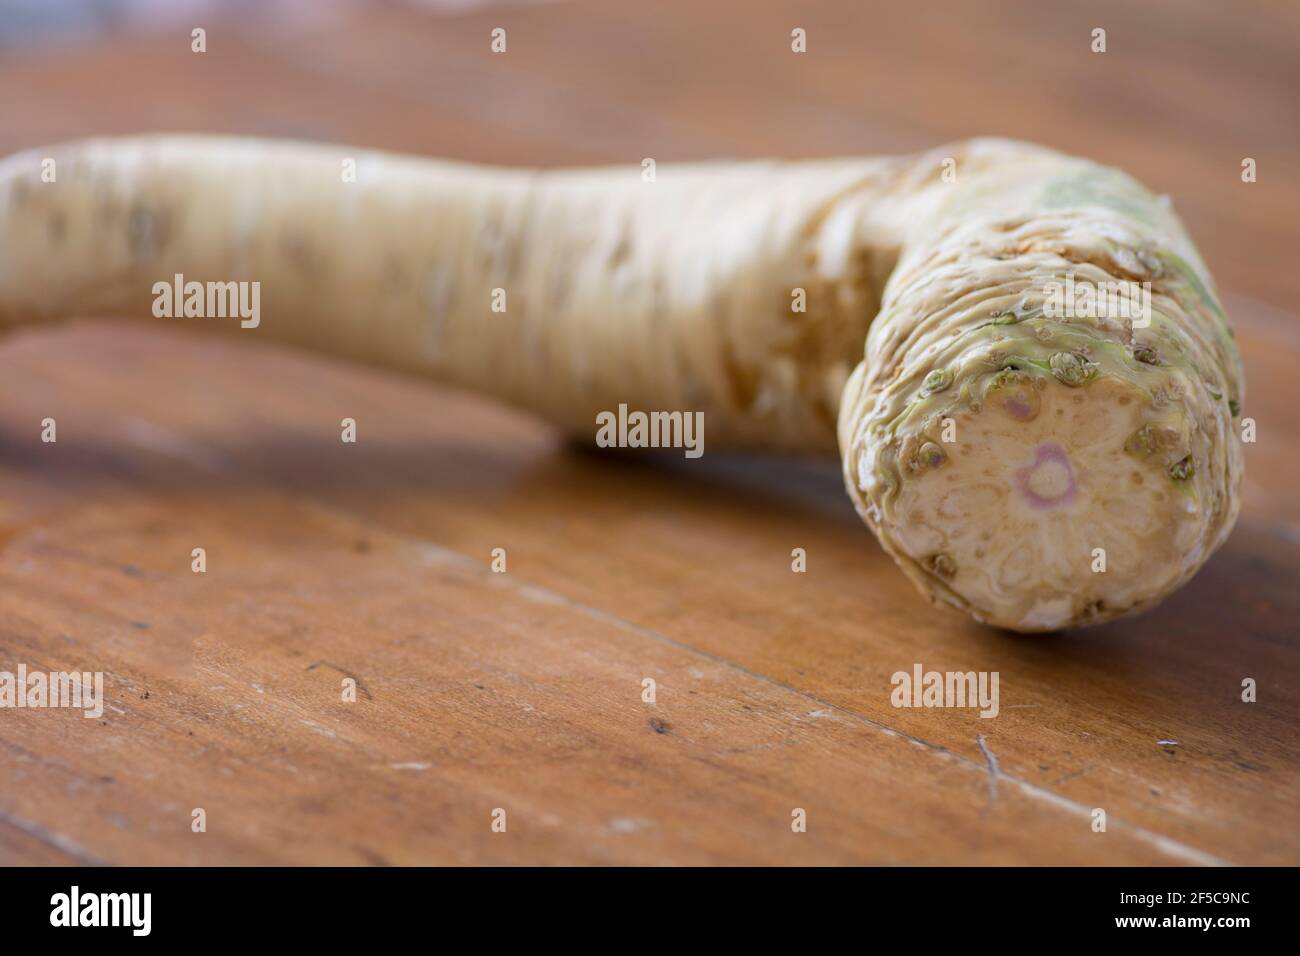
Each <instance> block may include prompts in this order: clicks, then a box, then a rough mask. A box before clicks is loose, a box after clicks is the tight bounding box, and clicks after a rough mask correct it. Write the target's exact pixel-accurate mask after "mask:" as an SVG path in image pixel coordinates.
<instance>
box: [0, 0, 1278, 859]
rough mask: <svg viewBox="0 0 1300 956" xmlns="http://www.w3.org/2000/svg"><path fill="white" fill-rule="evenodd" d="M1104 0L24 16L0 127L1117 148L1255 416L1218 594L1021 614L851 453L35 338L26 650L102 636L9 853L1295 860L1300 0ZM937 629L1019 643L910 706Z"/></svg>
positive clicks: (0, 147)
mask: <svg viewBox="0 0 1300 956" xmlns="http://www.w3.org/2000/svg"><path fill="white" fill-rule="evenodd" d="M268 6H269V5H268ZM981 6H984V5H981ZM1089 6H1090V9H1086V10H1085V9H1084V8H1082V7H1079V6H1076V5H1060V6H1058V5H1056V4H1052V3H1042V2H1040V0H1007V2H1002V3H998V4H993V5H991V6H989V7H988V10H987V11H986V12H979V13H976V12H974V11H969V5H967V4H963V3H956V2H954V3H951V4H937V5H936V4H932V3H927V4H884V3H870V4H866V3H855V2H852V0H842V2H835V3H818V4H811V5H809V4H803V3H800V4H795V3H775V2H763V3H754V2H739V0H738V2H735V3H728V4H714V3H700V2H698V0H693V2H689V3H687V2H683V3H673V4H667V5H666V4H661V3H655V4H627V5H623V4H606V3H601V2H595V0H592V2H581V3H574V4H547V5H541V6H534V5H525V6H502V7H488V8H485V9H475V10H471V11H468V12H464V11H461V12H458V13H455V14H454V15H437V14H434V13H430V12H429V11H428V10H427V9H425V10H423V11H421V10H417V9H416V8H415V7H413V6H404V5H395V4H372V5H369V6H367V7H365V8H363V9H358V8H355V7H352V6H348V5H343V6H339V7H328V8H326V7H323V6H322V5H319V4H308V5H305V8H306V9H308V10H314V11H315V12H314V13H312V14H311V15H310V16H309V17H306V18H302V17H300V16H299V15H297V14H295V13H293V11H294V10H298V11H299V12H301V11H302V10H303V9H304V5H296V6H294V7H286V8H284V9H282V10H278V8H274V7H272V8H271V10H270V13H269V14H268V15H266V16H264V17H262V18H259V19H249V18H245V19H242V20H234V19H231V20H221V19H212V20H211V22H206V23H203V24H202V25H205V26H206V28H207V29H208V52H207V53H206V54H203V55H196V54H193V53H191V52H190V49H189V30H190V28H191V26H193V25H194V24H192V23H191V22H189V21H188V20H186V18H185V17H180V18H178V19H177V20H176V21H174V22H171V23H168V24H166V25H165V26H162V27H159V28H158V29H155V30H153V31H147V30H146V31H137V30H135V29H124V30H112V31H109V32H106V33H93V34H91V35H87V36H80V35H75V34H73V35H69V36H62V37H60V38H56V39H54V40H50V41H48V42H46V41H40V42H32V43H30V44H24V45H21V46H20V45H16V44H12V43H11V44H10V45H9V46H5V47H0V115H2V116H3V117H4V121H3V122H2V123H0V151H3V152H8V151H11V150H14V149H18V148H23V147H27V146H33V145H38V144H41V143H43V142H47V141H53V140H59V139H66V138H74V137H78V136H83V135H87V134H91V133H106V132H131V131H143V130H153V129H203V130H213V131H231V132H243V133H254V134H264V135H295V136H309V137H319V138H324V139H331V140H344V141H352V142H357V143H362V144H365V145H369V146H375V147H382V148H391V149H398V150H406V151H411V152H420V153H429V154H440V155H446V156H453V157H463V158H468V159H474V160H481V161H489V162H502V163H528V164H555V163H592V162H625V163H639V162H640V161H641V159H642V158H643V157H645V156H653V157H655V158H656V159H657V160H659V161H669V160H674V159H688V158H701V157H718V156H735V157H740V156H763V155H779V156H791V157H797V156H823V155H833V154H851V153H876V152H893V151H911V150H914V149H920V148H923V147H928V146H932V145H935V144H937V143H940V142H942V141H944V140H948V139H956V138H960V137H964V136H968V135H975V134H999V135H1007V136H1014V137H1021V138H1025V139H1033V140H1038V141H1041V142H1044V143H1047V144H1049V145H1052V146H1057V147H1060V148H1064V149H1067V150H1070V151H1073V152H1079V153H1083V154H1087V155H1090V156H1093V157H1096V158H1098V159H1101V160H1103V161H1107V162H1112V163H1114V164H1117V165H1122V166H1124V167H1125V168H1127V169H1128V170H1129V171H1131V172H1132V173H1134V174H1135V175H1137V176H1138V177H1139V178H1140V179H1142V180H1144V181H1145V182H1148V183H1150V184H1152V185H1153V186H1155V187H1157V188H1159V189H1161V190H1164V191H1167V192H1168V193H1169V194H1170V195H1171V196H1172V197H1173V198H1174V201H1175V203H1176V205H1177V207H1178V209H1179V210H1180V211H1181V213H1182V214H1183V216H1184V218H1185V220H1186V221H1187V223H1188V226H1189V228H1190V229H1191V232H1192V234H1193V235H1194V236H1195V237H1196V238H1197V240H1198V241H1199V243H1200V244H1201V248H1202V250H1203V251H1204V253H1205V254H1206V258H1207V259H1208V261H1209V262H1210V264H1211V267H1212V269H1213V270H1214V272H1215V275H1216V276H1217V278H1218V280H1219V283H1220V286H1221V288H1222V289H1223V290H1224V292H1225V299H1226V301H1227V304H1228V306H1229V311H1230V313H1231V314H1232V316H1233V318H1234V320H1235V322H1236V323H1237V328H1238V333H1239V341H1240V343H1241V347H1242V351H1243V353H1244V357H1245V361H1246V366H1247V371H1248V378H1249V393H1248V396H1247V402H1246V407H1245V411H1244V414H1246V415H1248V416H1250V417H1253V418H1255V419H1256V421H1257V423H1258V433H1259V440H1258V442H1257V443H1256V444H1254V445H1251V446H1248V452H1247V454H1248V466H1249V473H1248V478H1247V487H1246V501H1245V509H1244V513H1243V515H1242V518H1241V521H1240V523H1239V525H1238V526H1237V529H1236V531H1235V533H1234V534H1233V536H1232V537H1231V539H1230V540H1229V542H1228V543H1227V545H1226V546H1225V547H1224V548H1223V550H1222V551H1221V552H1220V553H1219V554H1218V555H1216V556H1215V557H1214V559H1213V560H1211V561H1210V563H1209V564H1208V565H1207V566H1206V568H1205V569H1204V570H1203V571H1202V572H1201V574H1200V576H1199V577H1198V578H1197V579H1196V581H1195V582H1194V583H1193V584H1192V585H1191V586H1189V587H1187V588H1186V589H1185V590H1183V591H1182V592H1181V593H1179V594H1178V595H1177V596H1175V597H1174V598H1172V599H1171V600H1169V601H1168V602H1167V603H1166V604H1164V605H1163V606H1162V607H1160V608H1159V609H1158V610H1156V611H1154V612H1151V613H1149V614H1147V615H1145V616H1143V617H1140V618H1138V619H1135V620H1129V621H1124V622H1121V623H1117V624H1112V625H1108V626H1104V627H1101V628H1098V629H1095V630H1089V631H1084V632H1077V633H1071V634H1063V635H1058V636H1047V637H1042V636H1040V637H1017V636H1013V635H1010V634H1007V633H1002V632H998V631H994V630H989V629H985V628H981V627H979V626H976V625H974V624H971V623H968V622H967V621H965V620H964V619H963V618H961V617H959V616H957V615H955V614H953V613H950V612H948V611H944V610H941V609H936V608H931V607H929V606H927V605H926V604H925V603H923V601H922V600H921V599H919V598H918V597H917V595H916V594H915V593H914V592H913V590H912V588H911V587H910V586H909V585H908V584H907V583H906V582H905V581H904V579H903V577H902V576H901V575H900V574H899V573H897V572H896V571H895V569H894V568H893V567H892V565H891V563H890V561H889V560H888V559H887V558H886V557H885V556H884V555H883V554H882V552H881V551H880V549H879V547H878V546H877V545H876V544H875V542H874V541H873V540H872V538H871V536H870V534H869V533H868V531H867V530H866V529H865V528H864V527H863V526H862V524H861V522H860V521H859V520H858V519H857V517H856V516H855V515H854V514H853V512H852V510H851V508H850V506H849V504H848V500H847V498H846V496H845V494H844V492H843V490H842V488H841V485H840V479H839V476H838V473H837V468H836V466H835V464H834V463H833V462H828V463H825V464H822V463H808V462H786V461H774V460H764V459H753V458H738V457H724V456H721V455H717V456H715V455H709V456H706V457H705V458H704V459H701V460H700V461H699V462H692V463H690V466H689V468H687V467H685V466H684V465H683V464H682V463H681V462H680V460H662V459H646V458H642V457H626V456H604V455H598V454H594V453H591V452H584V451H581V450H577V449H574V448H573V447H571V446H569V445H566V444H565V443H564V442H563V441H562V440H560V439H559V438H558V437H557V436H556V435H555V434H554V433H553V432H551V431H550V430H549V429H548V428H546V427H545V426H542V425H539V424H538V423H536V422H534V421H532V420H530V419H529V418H527V417H525V416H521V415H519V414H516V413H513V412H508V411H504V410H502V409H500V408H497V407H494V406H490V405H488V404H485V403H482V402H480V401H478V400H476V399H472V398H468V397H465V396H463V395H459V394H455V393H452V392H449V391H446V390H443V389H439V388H437V387H433V386H430V385H427V384H425V383H422V382H418V381H412V380H407V379H400V378H392V377H388V376H385V375H383V374H380V373H377V372H373V371H370V370H366V369H359V368H353V367H345V366H342V365H339V364H334V363H330V362H326V361H322V360H319V359H315V358H310V357H304V356H300V355H296V354H291V353H288V352H283V351H279V350H275V349H267V348H261V347H257V346H255V345H249V344H248V343H247V342H246V341H244V340H241V339H240V338H239V337H238V336H235V337H234V339H233V340H230V341H225V340H211V339H205V338H203V337H193V338H191V337H187V336H185V335H184V334H180V333H177V332H175V331H174V330H170V329H168V328H166V327H161V326H158V327H155V326H150V325H133V324H120V323H119V324H114V323H106V322H97V323H84V324H76V325H72V326H69V327H65V328H61V329H56V330H50V331H44V332H39V333H32V334H28V335H24V336H18V337H15V338H12V339H10V340H7V341H6V342H4V344H3V347H2V348H0V670H5V669H7V670H13V669H14V668H15V667H16V665H17V664H18V663H25V664H27V666H28V667H29V668H30V669H33V670H35V669H45V670H51V669H53V670H63V669H78V670H90V671H95V670H100V671H103V672H105V675H106V677H105V680H106V695H107V698H108V700H107V706H106V709H105V712H104V714H103V717H102V719H99V720H87V719H85V718H83V717H82V716H81V715H80V714H75V713H72V712H69V711H66V710H45V711H30V710H3V711H0V862H5V863H68V862H74V863H75V862H84V863H94V862H109V863H131V864H147V863H254V864H258V863H343V864H368V863H375V864H380V863H393V864H414V863H655V864H658V863H687V864H695V863H800V864H804V863H864V862H868V863H1045V864H1059V863H1086V864H1105V863H1115V864H1159V863H1191V864H1199V863H1224V862H1226V863H1247V864H1280V863H1287V864H1295V863H1297V862H1300V812H1298V811H1297V807H1298V806H1300V773H1298V771H1297V767H1298V765H1300V759H1298V758H1300V747H1298V745H1297V725H1298V724H1300V691H1298V689H1297V682H1296V678H1297V670H1298V669H1297V661H1298V660H1300V655H1298V654H1297V646H1296V634H1297V628H1296V622H1297V620H1300V587H1298V586H1297V585H1298V584H1300V550H1298V549H1300V503H1298V502H1297V495H1296V493H1295V487H1296V480H1297V479H1296V468H1297V465H1298V464H1300V423H1298V422H1297V415H1296V413H1295V411H1294V406H1292V405H1291V402H1293V401H1296V400H1297V399H1300V387H1298V386H1297V380H1298V379H1300V374H1298V373H1297V369H1300V326H1297V321H1298V319H1297V312H1296V306H1295V303H1296V302H1297V301H1300V282H1298V280H1297V267H1296V262H1295V256H1296V252H1297V249H1300V216H1297V212H1298V211H1300V177H1297V175H1296V166H1295V162H1296V158H1297V156H1298V155H1300V135H1297V126H1296V116H1295V101H1294V94H1295V90H1296V89H1297V88H1300V71H1298V67H1297V64H1298V63H1300V58H1298V57H1297V56H1296V40H1295V37H1296V35H1297V28H1298V27H1300V22H1298V21H1300V8H1297V7H1296V6H1295V5H1294V4H1284V3H1280V2H1279V3H1276V4H1264V5H1260V6H1257V7H1255V6H1252V7H1251V8H1250V10H1249V11H1247V10H1242V11H1241V13H1240V15H1239V16H1234V17H1231V18H1227V17H1225V14H1224V13H1222V12H1221V10H1220V8H1221V5H1220V4H1218V3H1215V2H1211V0H1204V2H1197V3H1187V2H1177V3H1175V2H1167V3H1142V4H1131V3H1128V2H1125V0H1107V2H1105V3H1101V4H1099V5H1098V4H1093V5H1089ZM1234 9H1236V7H1234ZM277 11H278V12H277ZM967 11H969V12H967ZM496 26H502V27H505V28H506V29H507V35H508V52H507V53H506V54H505V55H493V54H491V53H490V51H489V46H488V44H489V31H490V30H491V29H492V28H493V27H496ZM795 27H802V28H804V29H805V30H806V31H807V35H808V52H807V53H806V54H803V55H798V54H793V53H792V52H791V51H790V47H789V43H790V31H791V29H793V28H795ZM1094 27H1103V28H1105V29H1106V31H1107V46H1108V51H1107V52H1106V53H1104V54H1095V53H1092V52H1090V49H1089V46H1090V43H1091V36H1090V34H1091V30H1092V29H1093V28H1094ZM11 34H12V31H11ZM13 38H14V37H13V35H11V36H10V37H9V38H8V39H9V40H11V41H12V40H13ZM3 39H4V37H3V36H2V35H0V41H2V40H3ZM1244 157H1252V158H1254V159H1255V160H1256V161H1257V164H1258V182H1255V183H1250V184H1247V183H1243V182H1242V180H1241V177H1240V169H1241V162H1242V159H1243V158H1244ZM46 417H53V418H55V419H56V420H57V422H58V442H57V443H56V444H44V443H42V442H41V441H40V422H41V420H42V419H43V418H46ZM343 417H353V418H355V419H357V421H358V422H359V423H360V429H361V440H360V441H359V442H358V443H357V444H356V445H345V444H342V443H341V442H340V441H339V435H338V424H339V421H340V419H341V418H343ZM196 547H202V548H204V549H206V554H207V571H206V573H204V574H196V573H193V572H192V571H191V560H192V559H191V553H192V549H194V548H196ZM795 547H802V548H805V549H806V551H807V554H808V571H807V573H805V574H793V573H791V567H790V553H791V549H792V548H795ZM494 548H504V549H505V551H506V554H507V561H508V571H507V573H505V574H495V573H493V572H492V571H491V570H490V567H489V561H490V555H491V553H492V550H493V549H494ZM918 662H920V663H922V664H923V665H924V666H925V667H926V668H927V669H935V670H942V671H948V670H960V671H967V670H976V671H980V670H983V671H993V670H996V671H998V672H999V674H1000V679H1001V684H1000V688H1001V707H1002V710H1001V714H1000V715H999V716H998V717H997V718H996V719H992V720H984V719H981V718H980V717H978V716H977V715H976V714H975V713H974V712H972V711H969V710H934V709H932V710H906V709H895V708H894V707H892V706H891V704H890V690H891V686H890V675H891V674H892V673H894V672H895V671H899V670H910V669H911V668H912V667H913V665H914V664H915V663H918ZM348 678H351V679H354V680H355V682H356V687H357V694H356V696H357V699H356V702H355V703H349V702H345V701H344V700H343V699H342V687H343V685H344V681H345V680H346V679H348ZM647 678H650V679H653V680H654V681H655V682H656V698H655V703H653V704H647V703H645V702H644V701H643V699H642V691H643V681H644V680H645V679H647ZM1245 678H1253V679H1254V680H1255V681H1256V682H1257V687H1258V701H1257V702H1256V703H1244V702H1243V701H1242V699H1241V694H1242V681H1243V679H1245ZM1161 741H1176V744H1174V743H1164V744H1162V743H1160V742H1161ZM196 808H201V809H202V810H203V811H205V819H206V830H205V831H204V832H194V831H193V828H192V820H193V818H194V817H193V812H194V810H195V809H196ZM497 808H500V809H503V810H504V811H505V814H506V821H507V826H506V830H505V832H504V833H498V832H493V828H492V823H493V814H494V811H495V810H496V809H497ZM796 808H802V809H803V810H804V811H805V812H806V816H807V832H804V833H796V832H792V828H791V820H792V812H793V811H794V810H795V809H796ZM1094 808H1101V809H1104V810H1105V812H1106V815H1107V816H1106V819H1107V827H1106V830H1105V832H1104V833H1101V832H1094V830H1093V826H1092V821H1093V810H1094Z"/></svg>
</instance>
